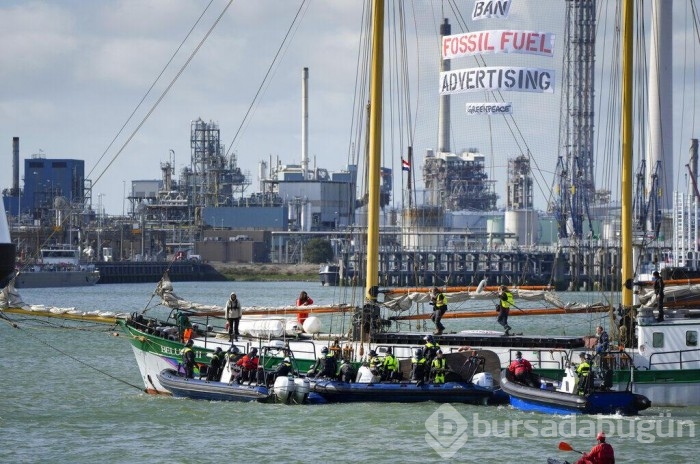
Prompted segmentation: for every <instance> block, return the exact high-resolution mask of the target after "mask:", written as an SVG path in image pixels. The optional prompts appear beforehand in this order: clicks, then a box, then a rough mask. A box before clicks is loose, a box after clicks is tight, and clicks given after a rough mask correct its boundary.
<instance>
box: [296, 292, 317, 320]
mask: <svg viewBox="0 0 700 464" xmlns="http://www.w3.org/2000/svg"><path fill="white" fill-rule="evenodd" d="M312 304H314V300H312V299H311V297H310V296H309V294H308V293H306V292H304V291H302V292H301V293H300V294H299V298H297V306H310V305H312ZM307 317H309V312H308V311H299V312H298V313H297V321H298V322H299V324H301V325H304V321H305V320H306V318H307Z"/></svg>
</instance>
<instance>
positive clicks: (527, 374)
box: [508, 351, 535, 387]
mask: <svg viewBox="0 0 700 464" xmlns="http://www.w3.org/2000/svg"><path fill="white" fill-rule="evenodd" d="M508 371H509V372H510V373H512V374H513V379H515V381H516V382H520V383H522V384H524V385H529V386H530V387H534V386H535V383H534V382H533V380H532V364H530V361H528V360H527V359H524V358H523V354H522V353H521V352H520V351H518V352H517V353H515V359H514V360H513V362H512V363H510V366H508Z"/></svg>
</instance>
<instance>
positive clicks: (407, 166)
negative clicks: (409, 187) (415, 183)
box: [401, 158, 411, 171]
mask: <svg viewBox="0 0 700 464" xmlns="http://www.w3.org/2000/svg"><path fill="white" fill-rule="evenodd" d="M401 169H403V170H404V171H410V170H411V163H409V162H408V160H405V159H403V158H401Z"/></svg>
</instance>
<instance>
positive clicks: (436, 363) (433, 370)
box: [430, 350, 447, 383]
mask: <svg viewBox="0 0 700 464" xmlns="http://www.w3.org/2000/svg"><path fill="white" fill-rule="evenodd" d="M446 372H447V360H446V359H445V358H443V357H442V350H437V352H436V353H435V359H433V362H432V363H431V365H430V375H431V377H432V379H433V383H445V373H446Z"/></svg>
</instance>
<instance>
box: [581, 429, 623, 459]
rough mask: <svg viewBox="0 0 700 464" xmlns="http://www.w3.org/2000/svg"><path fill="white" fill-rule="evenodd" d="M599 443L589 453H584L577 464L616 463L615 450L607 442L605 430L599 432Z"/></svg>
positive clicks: (597, 437) (597, 438)
mask: <svg viewBox="0 0 700 464" xmlns="http://www.w3.org/2000/svg"><path fill="white" fill-rule="evenodd" d="M596 440H597V441H598V443H597V444H596V445H595V446H594V447H593V448H591V450H590V451H589V452H588V453H583V456H581V459H579V460H578V461H576V464H615V451H614V450H613V447H612V446H611V445H610V444H609V443H606V442H605V432H598V435H597V436H596Z"/></svg>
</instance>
